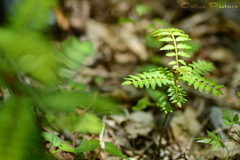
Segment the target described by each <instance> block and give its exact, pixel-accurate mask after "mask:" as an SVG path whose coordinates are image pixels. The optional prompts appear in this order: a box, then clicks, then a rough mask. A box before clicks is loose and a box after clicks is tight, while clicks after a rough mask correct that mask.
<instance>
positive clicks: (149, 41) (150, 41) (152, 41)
mask: <svg viewBox="0 0 240 160" xmlns="http://www.w3.org/2000/svg"><path fill="white" fill-rule="evenodd" d="M145 42H146V45H147V47H148V48H157V47H161V46H162V45H163V43H162V42H159V41H158V40H157V39H156V38H153V37H152V36H149V35H147V36H145Z"/></svg>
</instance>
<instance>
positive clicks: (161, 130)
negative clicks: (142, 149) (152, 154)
mask: <svg viewBox="0 0 240 160" xmlns="http://www.w3.org/2000/svg"><path fill="white" fill-rule="evenodd" d="M168 115H169V113H167V114H166V115H165V117H164V120H163V122H162V124H161V128H160V138H159V145H158V155H159V156H160V153H161V151H160V149H161V148H162V143H161V142H162V137H163V131H164V127H165V124H166V122H167V119H168Z"/></svg>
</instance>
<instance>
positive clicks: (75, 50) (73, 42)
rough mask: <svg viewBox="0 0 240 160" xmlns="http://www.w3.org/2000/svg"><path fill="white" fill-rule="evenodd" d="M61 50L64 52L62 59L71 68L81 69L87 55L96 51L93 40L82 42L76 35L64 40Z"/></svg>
mask: <svg viewBox="0 0 240 160" xmlns="http://www.w3.org/2000/svg"><path fill="white" fill-rule="evenodd" d="M61 51H62V53H63V56H61V61H62V63H63V64H65V66H67V67H68V68H69V69H70V70H75V69H79V68H80V66H81V64H82V63H83V62H84V60H85V57H86V56H89V55H92V54H93V53H94V50H93V44H92V42H90V41H83V42H82V41H79V40H78V39H77V38H75V37H72V38H70V39H68V40H66V41H64V42H63V44H62V49H61ZM66 77H67V76H66Z"/></svg>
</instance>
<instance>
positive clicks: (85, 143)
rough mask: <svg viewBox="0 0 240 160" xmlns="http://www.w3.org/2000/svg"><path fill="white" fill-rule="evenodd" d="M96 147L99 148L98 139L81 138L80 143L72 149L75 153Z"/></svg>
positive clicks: (88, 150)
mask: <svg viewBox="0 0 240 160" xmlns="http://www.w3.org/2000/svg"><path fill="white" fill-rule="evenodd" d="M96 148H100V141H99V140H98V139H91V140H90V141H87V140H86V139H83V141H82V143H81V144H80V145H79V146H78V147H77V148H76V149H75V150H74V151H75V152H76V153H82V152H88V153H89V152H90V151H92V150H94V149H96Z"/></svg>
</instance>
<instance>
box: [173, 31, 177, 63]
mask: <svg viewBox="0 0 240 160" xmlns="http://www.w3.org/2000/svg"><path fill="white" fill-rule="evenodd" d="M172 39H173V43H174V47H175V54H176V63H177V66H178V52H177V44H176V40H175V37H174V35H173V34H172Z"/></svg>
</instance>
